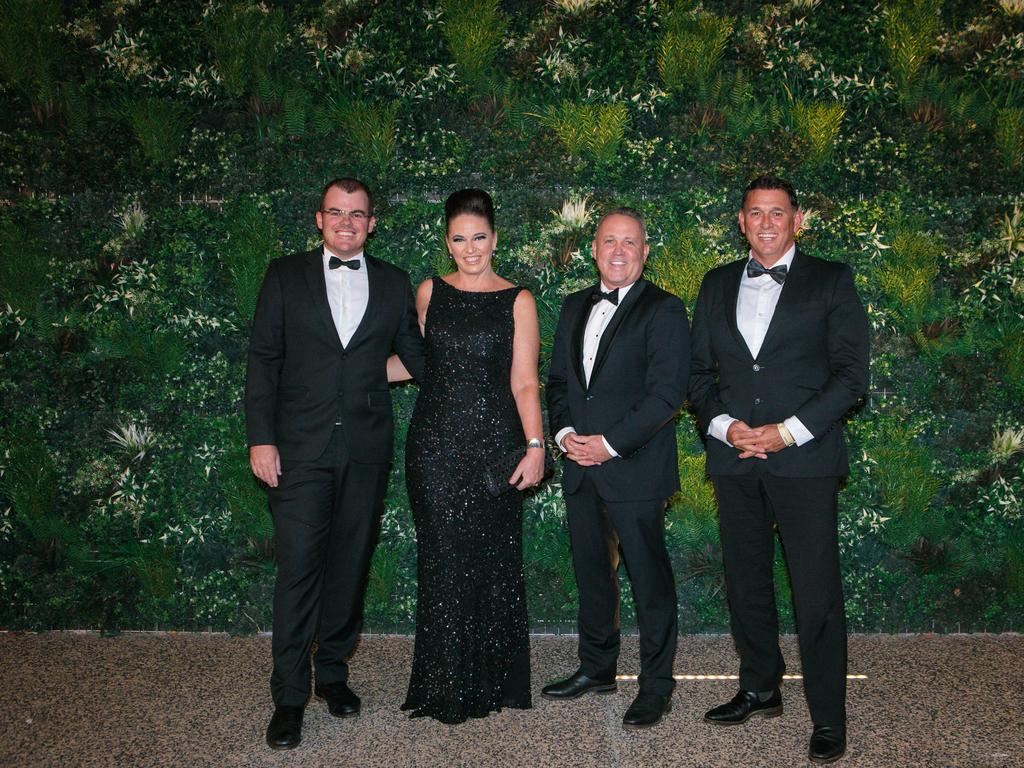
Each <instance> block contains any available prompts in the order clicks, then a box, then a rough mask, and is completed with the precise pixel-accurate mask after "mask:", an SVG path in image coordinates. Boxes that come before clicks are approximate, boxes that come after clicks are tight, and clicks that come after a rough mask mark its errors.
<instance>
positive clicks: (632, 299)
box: [580, 278, 647, 389]
mask: <svg viewBox="0 0 1024 768" xmlns="http://www.w3.org/2000/svg"><path fill="white" fill-rule="evenodd" d="M646 288H647V281H646V280H645V279H644V278H640V279H639V280H637V281H636V284H635V285H634V286H633V287H632V288H630V289H629V293H627V294H626V296H625V298H623V299H622V301H621V302H619V308H618V309H616V310H615V314H614V315H612V319H611V320H609V321H608V325H606V326H605V329H604V333H602V334H601V342H600V343H599V344H598V345H597V355H595V356H594V368H593V370H591V372H590V384H591V385H593V383H594V380H595V379H596V378H597V375H598V374H599V373H600V372H601V366H602V365H603V363H604V361H605V358H606V357H608V347H610V346H611V343H612V341H614V339H615V334H616V333H618V331H619V328H621V327H622V323H623V321H624V320H625V319H626V317H627V316H628V315H629V313H630V311H631V310H632V309H633V307H635V306H636V305H637V303H638V302H639V301H640V297H641V296H642V295H643V292H644V290H645V289H646ZM580 357H581V358H582V355H581V356H580ZM582 364H583V363H582V360H581V362H580V365H581V366H582ZM588 389H589V387H588Z"/></svg>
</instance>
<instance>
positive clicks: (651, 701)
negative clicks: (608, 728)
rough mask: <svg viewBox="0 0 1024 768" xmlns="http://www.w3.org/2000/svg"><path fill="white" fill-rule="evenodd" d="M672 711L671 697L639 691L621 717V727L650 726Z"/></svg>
mask: <svg viewBox="0 0 1024 768" xmlns="http://www.w3.org/2000/svg"><path fill="white" fill-rule="evenodd" d="M671 711H672V697H671V696H661V695H659V694H657V693H639V694H637V697H636V698H635V699H633V703H632V704H630V705H629V709H627V710H626V714H625V715H623V717H622V727H623V728H629V729H633V728H650V727H651V726H652V725H657V724H658V723H660V722H661V718H662V716H663V715H667V714H668V713H669V712H671Z"/></svg>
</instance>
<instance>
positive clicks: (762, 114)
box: [0, 0, 1024, 632]
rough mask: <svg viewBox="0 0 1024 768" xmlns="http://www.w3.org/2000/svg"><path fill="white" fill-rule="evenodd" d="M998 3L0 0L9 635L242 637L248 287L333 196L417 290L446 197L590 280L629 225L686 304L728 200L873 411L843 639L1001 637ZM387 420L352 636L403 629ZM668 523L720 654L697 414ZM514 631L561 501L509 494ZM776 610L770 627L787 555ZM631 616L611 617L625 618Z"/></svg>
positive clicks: (1, 507) (535, 616)
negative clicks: (773, 177) (519, 529)
mask: <svg viewBox="0 0 1024 768" xmlns="http://www.w3.org/2000/svg"><path fill="white" fill-rule="evenodd" d="M1022 12H1024V3H1022V2H1019V1H1018V0H998V1H997V0H985V1H983V2H974V1H970V0H885V1H884V2H881V3H877V4H876V3H872V2H845V1H843V0H825V1H824V2H821V1H820V0H788V1H787V2H777V3H769V2H761V1H760V0H704V2H694V1H692V0H658V2H626V1H624V0H623V1H613V0H597V1H596V2H595V1H593V0H591V1H590V2H588V1H586V0H575V1H573V0H560V1H559V2H554V1H552V2H542V0H525V1H524V2H515V3H511V2H508V3H502V2H498V0H441V1H440V2H439V3H437V4H435V3H426V4H421V3H412V2H397V1H396V2H386V1H385V0H324V1H323V2H318V1H316V0H304V1H300V0H291V1H289V2H278V3H269V2H262V3H254V2H251V0H239V1H237V2H229V1H223V2H222V1H219V0H210V1H208V2H204V3H173V2H169V1H168V0H94V1H93V2H86V1H85V0H69V1H68V2H58V1H57V0H0V197H2V202H3V205H2V207H0V360H2V366H0V406H2V421H0V627H8V628H63V627H100V628H103V629H107V630H117V629H119V628H153V627H162V628H182V629H189V628H206V627H214V628H224V629H229V630H231V631H239V632H246V631H254V630H260V629H265V628H267V627H268V626H269V613H270V603H271V600H270V592H271V585H272V580H273V572H274V568H273V541H272V526H271V523H270V518H269V515H268V513H267V511H266V504H265V497H264V495H263V493H262V491H261V490H260V489H259V488H258V487H257V486H256V484H255V483H254V481H253V480H252V478H251V475H250V473H249V469H248V465H247V459H246V453H245V439H244V430H243V424H242V416H241V404H240V400H241V394H242V388H243V379H244V361H245V352H246V344H247V334H248V327H249V322H250V318H251V315H252V309H253V305H254V300H255V293H256V291H257V289H258V285H259V281H260V279H261V277H262V273H263V271H264V269H265V267H266V263H267V261H268V260H269V259H270V258H272V257H274V256H276V255H280V254H283V253H286V252H290V251H294V250H299V249H305V248H307V247H310V246H312V245H314V244H315V243H316V242H317V233H316V231H315V229H314V228H313V225H312V211H313V210H314V209H315V207H316V204H317V202H318V201H317V199H316V196H317V191H318V190H319V188H320V186H321V185H322V184H323V183H324V182H325V181H326V180H328V179H329V178H332V177H334V176H337V175H357V176H360V177H362V178H365V179H366V180H367V181H368V182H369V183H370V184H371V185H372V186H373V188H374V189H375V190H376V192H377V195H378V210H377V215H378V231H377V234H376V236H375V237H374V238H373V240H372V241H371V242H370V245H369V248H370V249H371V250H372V252H373V253H375V254H376V255H378V256H381V257H383V258H385V259H388V260H390V261H392V262H394V263H395V264H398V265H399V266H401V267H403V268H405V269H406V270H408V271H409V272H410V274H411V276H412V278H413V279H414V280H416V281H418V280H421V279H423V278H425V277H427V276H429V275H431V274H433V273H435V272H437V271H442V272H443V271H447V266H446V264H447V260H446V257H445V253H444V250H443V245H442V205H441V203H442V201H443V199H444V197H445V196H446V195H447V194H448V193H449V192H451V191H453V190H455V189H458V188H461V187H464V186H470V185H473V186H482V187H484V188H486V189H488V190H490V191H491V192H492V193H493V194H494V197H495V199H496V201H497V204H498V208H499V211H498V219H499V229H500V255H499V260H498V269H499V271H500V272H501V273H503V274H504V275H506V276H508V277H509V278H510V279H512V280H514V281H516V282H518V283H520V284H522V285H525V286H528V287H530V288H531V289H532V290H533V291H534V293H535V295H536V296H537V299H538V305H539V309H540V314H541V323H542V333H543V345H542V347H543V349H542V355H543V357H544V360H543V364H544V365H545V366H546V356H547V354H548V351H549V348H550V341H551V335H552V332H553V326H554V322H555V319H556V317H557V311H558V307H559V305H560V302H561V299H562V298H563V297H564V296H565V295H566V294H568V293H569V292H571V291H573V290H576V289H578V288H580V287H582V286H584V285H587V284H589V283H590V282H592V281H593V279H594V270H593V267H592V265H591V261H590V259H589V256H588V249H589V240H590V237H591V236H592V227H593V223H594V216H595V215H596V213H598V212H599V211H600V210H601V208H603V207H606V206H608V205H610V204H613V203H616V204H617V203H625V204H629V205H633V206H636V207H638V208H639V209H641V210H642V211H643V212H644V213H645V214H646V215H647V216H648V218H649V222H650V239H651V242H652V256H651V259H650V262H649V264H648V272H649V274H650V275H651V276H652V277H653V279H655V280H656V281H657V282H658V283H659V284H661V285H663V286H665V287H667V288H668V289H670V290H672V291H674V292H676V293H677V294H679V295H680V296H682V297H683V298H684V300H685V301H686V302H687V304H688V306H689V307H690V309H691V310H692V305H693V301H694V299H695V297H696V290H697V286H698V284H699V280H700V278H701V276H702V275H703V273H704V272H705V271H706V270H707V269H708V268H710V267H712V266H714V265H716V264H719V263H723V262H726V261H728V260H731V259H734V258H738V257H740V256H742V255H743V253H744V248H743V243H742V239H741V237H740V235H739V233H738V232H737V228H736V224H735V210H736V208H737V205H738V200H737V193H738V191H739V190H740V189H741V188H742V186H743V185H744V184H745V182H746V181H747V180H748V179H749V178H751V177H752V176H754V175H756V174H757V173H762V172H769V171H774V172H778V173H781V174H784V175H786V176H788V177H790V178H792V179H793V180H794V181H795V182H796V183H797V186H798V188H799V189H800V191H801V192H802V195H803V198H802V200H803V205H804V208H805V211H806V218H805V230H804V232H803V233H802V234H801V236H800V245H801V247H803V248H805V249H806V250H807V251H809V252H811V253H813V254H816V255H819V256H822V257H824V258H828V259H835V260H841V261H846V262H848V263H850V264H851V265H852V267H853V269H854V271H855V274H856V275H857V286H858V289H859V291H860V294H861V297H862V299H863V301H864V303H865V305H866V306H867V308H868V313H869V317H870V321H871V327H872V331H873V335H872V366H871V371H872V389H871V393H870V395H869V396H868V397H867V398H866V399H865V402H864V403H863V404H862V406H861V407H860V408H859V409H857V410H856V411H855V412H854V413H852V414H851V416H850V421H849V425H848V433H849V436H850V442H851V449H852V450H851V455H852V457H853V469H852V474H851V477H850V478H849V482H848V484H847V486H846V488H845V490H844V491H843V493H842V495H841V498H840V536H841V547H842V555H843V563H844V577H845V584H846V593H847V598H848V603H847V604H848V611H849V617H850V623H851V625H852V626H853V627H854V628H858V629H867V630H875V629H878V630H888V631H892V630H905V629H932V628H937V629H939V630H949V629H957V628H963V629H983V628H987V629H1017V630H1019V629H1022V628H1024V519H1022V509H1021V499H1022V498H1024V472H1022V469H1021V451H1022V448H1024V418H1022V417H1021V413H1022V405H1024V314H1022V313H1024V298H1022V292H1024V280H1022V278H1024V260H1022V258H1021V253H1022V250H1024V218H1022V215H1021V212H1020V206H1021V203H1022V200H1024V196H1022V193H1021V190H1022V182H1024V86H1022V84H1021V72H1022V71H1024V18H1022ZM395 400H396V406H395V407H396V412H397V417H398V424H399V433H398V441H397V445H396V461H395V464H394V474H393V477H392V482H391V485H390V490H389V495H388V499H387V512H386V515H385V518H384V520H383V529H382V537H381V544H380V547H379V548H378V550H377V553H376V555H375V557H374V561H373V573H372V576H371V579H370V583H369V586H368V592H367V620H368V624H369V626H370V627H372V628H375V629H378V630H386V629H400V630H408V629H410V628H411V626H412V617H413V613H414V609H415V538H414V531H413V528H412V524H411V518H410V514H409V510H408V502H407V498H406V496H405V490H404V483H403V468H402V454H403V448H404V429H405V425H407V423H408V419H409V415H410V413H411V409H412V405H413V403H414V400H415V389H414V388H412V387H405V388H399V389H396V391H395ZM678 432H679V438H680V441H679V442H680V459H681V481H682V487H683V490H682V492H681V493H680V494H679V495H678V496H677V497H676V498H674V499H673V500H672V502H671V506H670V508H669V511H668V520H667V528H668V537H669V542H670V549H671V552H672V557H673V562H674V566H675V572H676V577H677V582H678V587H679V589H678V591H679V606H680V613H681V618H682V622H681V624H682V627H683V628H684V629H685V630H687V631H722V630H724V629H725V628H726V626H727V615H726V610H725V604H724V594H723V591H722V570H721V558H720V551H719V545H718V537H717V518H716V512H715V507H714V502H713V498H712V495H711V491H710V487H709V486H708V484H707V482H706V481H705V480H704V478H703V466H704V465H703V457H702V453H701V447H700V442H699V440H698V438H697V435H696V434H695V431H694V427H693V422H692V420H691V419H690V418H689V417H688V416H687V415H686V414H684V415H683V416H681V417H680V419H679V420H678ZM524 535H525V551H526V561H527V562H526V568H527V574H528V576H527V578H528V589H529V599H530V614H531V619H532V621H533V623H534V625H535V626H537V627H549V628H550V627H564V628H571V626H572V624H573V621H574V616H575V584H574V580H573V574H572V568H571V564H570V560H569V554H568V541H567V535H566V530H565V519H564V507H563V504H562V500H561V498H560V494H559V491H558V489H557V484H556V483H549V484H548V485H547V486H545V487H544V488H542V489H541V490H539V491H538V492H536V493H535V494H533V495H531V496H530V497H529V498H528V499H527V502H526V522H525V531H524ZM776 570H777V576H778V579H777V581H778V589H779V593H780V608H781V610H782V611H783V613H784V615H785V620H786V621H787V622H789V623H790V625H791V607H790V604H789V600H788V594H787V590H788V585H787V582H786V577H785V566H784V561H783V559H782V553H781V551H780V553H779V557H778V562H777V569H776ZM625 598H626V605H625V608H624V623H625V624H626V625H627V626H631V625H632V624H633V615H632V607H631V604H630V602H629V595H628V589H627V590H625Z"/></svg>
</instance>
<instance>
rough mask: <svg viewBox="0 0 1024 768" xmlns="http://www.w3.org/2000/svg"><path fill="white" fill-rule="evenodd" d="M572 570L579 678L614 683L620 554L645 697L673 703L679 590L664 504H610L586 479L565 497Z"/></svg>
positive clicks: (662, 501) (617, 642)
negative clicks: (627, 582)
mask: <svg viewBox="0 0 1024 768" xmlns="http://www.w3.org/2000/svg"><path fill="white" fill-rule="evenodd" d="M565 506H566V510H567V512H568V517H569V537H570V540H571V542H572V562H573V567H574V568H575V569H576V584H577V586H578V588H579V598H580V608H579V632H580V648H579V656H580V670H581V671H582V672H583V674H585V675H588V676H589V677H611V676H613V675H615V673H616V671H617V663H618V657H619V577H618V574H617V570H618V566H619V553H620V552H621V554H622V558H623V560H624V561H625V564H626V571H627V573H628V574H629V580H630V583H631V584H632V586H633V598H634V601H635V603H636V614H637V623H638V624H639V628H640V690H641V691H642V692H644V693H657V694H660V695H662V696H670V695H672V690H673V688H674V687H675V681H674V680H673V679H672V665H673V663H674V661H675V655H676V635H677V633H678V629H677V616H676V613H677V611H676V586H675V579H674V578H673V576H672V564H671V563H670V562H669V558H668V551H667V550H666V549H665V501H664V499H658V500H650V501H629V502H606V501H604V500H603V499H601V498H600V496H599V494H598V493H597V489H596V488H595V487H594V484H593V483H592V482H591V481H590V479H589V478H584V480H583V483H582V485H580V487H579V489H578V490H577V491H576V493H570V494H566V496H565Z"/></svg>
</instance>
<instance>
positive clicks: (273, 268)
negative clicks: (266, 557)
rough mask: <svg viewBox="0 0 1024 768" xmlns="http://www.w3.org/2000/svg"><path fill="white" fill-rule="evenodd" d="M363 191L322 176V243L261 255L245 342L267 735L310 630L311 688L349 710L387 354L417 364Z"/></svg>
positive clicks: (305, 663) (398, 277)
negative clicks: (262, 499)
mask: <svg viewBox="0 0 1024 768" xmlns="http://www.w3.org/2000/svg"><path fill="white" fill-rule="evenodd" d="M375 223H376V221H375V219H374V216H373V205H372V201H371V197H370V191H369V189H367V187H366V185H365V184H363V183H362V182H360V181H357V180H356V179H335V180H334V181H332V182H330V183H329V184H328V185H327V186H326V187H325V188H324V191H323V194H322V196H321V202H320V209H319V210H318V211H317V212H316V225H317V228H318V229H319V230H320V231H321V233H322V235H323V245H322V246H321V247H318V248H315V249H314V250H312V251H307V252H305V253H295V254H292V255H291V256H285V257H283V258H279V259H275V260H274V261H273V262H271V264H270V266H269V267H268V269H267V274H266V276H265V278H264V280H263V287H262V289H261V291H260V296H259V301H258V303H257V305H256V316H255V318H254V320H253V328H252V335H251V337H250V342H249V365H248V375H247V378H246V391H245V416H246V427H247V432H248V442H249V459H250V463H251V465H252V471H253V473H255V475H256V476H257V477H258V478H260V479H261V480H263V481H264V482H265V483H266V484H267V486H268V496H269V500H270V510H271V513H272V515H273V518H274V533H275V536H274V545H275V555H276V560H277V582H276V584H275V587H274V637H273V644H272V651H273V657H274V670H273V673H272V675H271V678H270V688H271V693H272V695H273V699H274V706H275V710H274V716H273V718H272V719H271V721H270V725H269V726H268V728H267V743H268V744H269V745H270V746H271V747H273V748H275V749H291V748H293V747H295V746H297V745H298V743H299V741H300V740H301V735H302V716H303V712H304V708H305V705H306V700H307V699H308V698H309V687H310V655H311V647H312V645H313V641H314V640H316V643H317V652H316V660H315V666H316V688H315V693H316V695H317V696H318V697H320V698H323V699H326V701H327V705H328V708H329V710H330V712H331V714H332V715H335V716H337V717H346V716H352V715H357V714H358V713H359V707H360V702H359V697H358V696H356V695H355V694H354V693H353V692H352V690H351V689H350V688H349V687H348V682H347V681H348V664H347V659H348V657H349V655H351V653H352V650H353V648H354V647H355V644H356V640H357V638H358V635H359V631H360V627H361V625H362V604H363V590H364V587H365V582H366V577H367V573H368V570H369V565H370V557H371V555H372V553H373V548H374V545H375V543H376V537H377V532H378V525H379V521H380V516H381V512H382V511H383V506H384V493H385V489H386V486H387V480H388V472H389V468H390V463H391V451H392V431H393V424H392V413H391V394H390V391H389V390H388V383H387V378H386V376H387V374H386V367H385V366H386V361H387V358H388V355H390V354H391V352H392V351H397V353H398V355H399V357H400V358H401V361H402V362H403V363H404V364H405V367H406V368H407V369H408V370H409V371H410V372H412V374H413V375H414V376H419V375H420V373H421V372H422V369H423V343H422V338H421V336H420V332H419V328H418V327H417V324H416V312H415V305H414V302H413V297H412V287H411V285H410V283H409V277H408V276H407V275H406V274H405V272H403V271H402V270H400V269H398V268H397V267H394V266H392V265H390V264H388V263H386V262H383V261H380V260H378V259H375V258H373V257H372V256H368V255H366V254H364V253H363V244H364V243H365V242H366V238H367V236H368V235H369V234H370V233H371V232H372V231H373V228H374V225H375Z"/></svg>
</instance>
